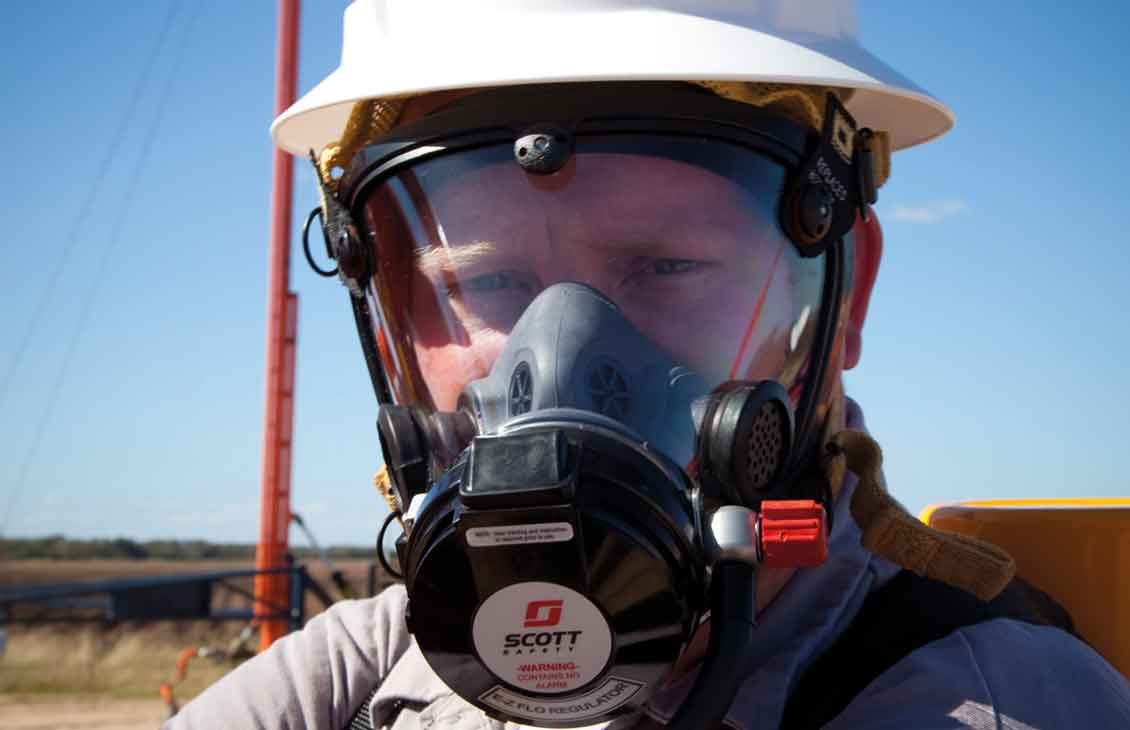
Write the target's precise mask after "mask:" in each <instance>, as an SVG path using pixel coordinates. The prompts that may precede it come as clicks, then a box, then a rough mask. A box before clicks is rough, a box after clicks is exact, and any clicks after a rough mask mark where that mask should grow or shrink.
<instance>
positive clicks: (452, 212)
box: [358, 134, 824, 465]
mask: <svg viewBox="0 0 1130 730" xmlns="http://www.w3.org/2000/svg"><path fill="white" fill-rule="evenodd" d="M785 174H786V173H785V169H784V168H783V167H782V166H781V165H779V164H778V163H777V162H775V161H774V160H772V159H770V158H768V157H767V156H765V155H762V154H758V153H756V152H753V151H751V150H749V149H747V148H745V147H742V146H739V145H736V144H730V143H725V142H721V141H718V140H708V139H704V138H698V137H689V136H687V137H684V136H674V135H671V136H667V135H658V134H657V135H639V134H633V135H631V136H628V135H603V136H584V137H578V138H577V141H576V146H575V149H574V151H573V154H572V156H571V157H570V158H569V160H568V162H567V163H566V164H565V166H564V167H562V168H561V169H560V170H559V171H557V172H555V173H552V174H534V173H530V172H527V171H526V170H525V169H523V167H522V166H520V165H519V164H517V163H516V161H515V150H514V147H513V146H511V145H501V144H500V145H493V146H487V147H479V148H475V149H471V150H464V151H459V152H451V153H446V154H443V155H440V156H436V157H432V158H430V159H426V160H424V161H422V162H419V163H416V164H414V165H412V166H410V167H403V168H400V170H399V171H398V172H395V173H393V174H392V175H391V176H389V177H386V178H385V179H384V180H383V181H382V182H381V183H379V184H378V185H377V186H376V187H375V188H373V189H372V190H371V191H370V192H369V193H368V195H367V197H366V199H365V200H364V204H363V214H362V219H361V220H359V221H358V222H359V224H360V225H361V226H362V227H363V228H364V229H365V230H366V231H367V232H368V234H369V235H370V238H371V240H372V241H373V242H374V245H375V247H376V258H377V274H376V276H375V277H374V281H373V284H374V286H373V287H370V290H369V294H368V296H369V297H370V300H369V303H370V307H371V309H372V311H374V312H375V313H376V317H375V319H376V321H375V322H374V327H375V328H376V332H375V334H376V340H377V342H378V346H379V348H380V350H381V355H382V359H383V360H384V361H385V369H386V373H387V377H388V379H389V381H390V386H391V390H392V392H393V395H394V397H395V399H396V400H397V401H398V402H400V403H408V402H415V401H422V402H424V403H428V404H430V405H431V406H433V407H434V408H435V409H437V410H440V411H451V410H454V409H456V407H457V404H458V402H459V398H460V394H461V393H462V392H463V391H464V389H465V387H466V386H468V384H470V383H472V382H474V381H479V380H481V379H484V378H487V377H488V375H490V373H491V370H492V367H493V366H494V365H495V363H496V361H498V359H499V357H500V356H501V355H503V354H504V351H505V349H506V347H507V343H508V339H509V338H510V336H511V333H512V332H514V330H515V325H516V324H517V323H518V322H519V320H520V319H521V318H522V317H523V315H524V314H525V313H526V312H527V311H528V310H529V309H530V306H531V304H532V303H533V302H534V301H535V300H536V299H538V297H539V296H541V295H542V294H544V293H545V292H547V291H548V290H550V289H552V288H553V287H555V286H558V285H562V284H570V285H573V284H578V285H584V286H585V287H587V288H590V289H591V290H594V291H595V292H597V293H599V295H602V297H603V298H606V299H607V300H608V301H609V302H610V303H611V304H613V305H614V309H615V315H614V316H613V319H615V320H617V323H616V324H615V325H610V326H611V327H613V329H615V328H619V327H622V326H626V327H627V329H625V330H624V331H625V332H628V331H631V333H632V334H630V335H629V334H625V335H623V336H621V335H614V339H619V340H621V341H623V342H626V341H628V340H630V339H631V338H632V337H635V335H636V334H638V336H639V337H640V338H641V339H640V342H641V343H645V344H639V345H636V346H633V347H631V348H627V347H625V348H621V349H620V351H615V352H608V353H606V354H607V356H608V358H609V362H610V363H612V364H613V365H614V367H612V368H611V370H609V369H607V368H606V369H605V370H606V371H605V372H604V375H605V376H606V378H605V379H606V380H608V382H602V383H598V384H597V385H600V386H601V387H607V388H616V387H620V386H624V387H625V388H627V389H628V390H631V389H632V388H636V389H637V390H638V389H640V388H643V389H644V390H645V391H646V390H648V389H651V390H652V392H634V393H630V396H631V398H632V401H633V402H637V403H648V402H649V401H654V400H655V399H657V398H666V397H669V394H667V393H661V392H658V391H655V389H654V388H653V386H652V385H648V384H647V383H652V382H655V381H656V379H655V378H651V379H649V378H648V377H644V376H638V377H629V378H628V381H629V382H627V383H626V384H623V383H619V382H618V381H617V372H615V371H617V369H618V367H619V369H621V370H623V372H625V373H628V374H629V375H631V374H632V373H637V374H638V373H642V372H644V371H646V370H648V368H652V369H654V368H655V367H670V368H672V369H681V371H689V372H691V373H693V374H694V376H695V382H696V385H695V386H694V389H695V390H699V389H701V390H703V393H700V394H699V395H702V394H705V392H709V391H710V390H713V389H715V388H716V387H718V386H719V385H721V384H723V383H725V382H727V381H731V380H763V379H772V380H775V381H777V382H779V383H781V384H782V385H783V386H784V387H785V389H786V390H787V391H788V392H789V394H790V396H791V397H792V398H793V401H794V406H795V405H796V400H797V399H798V398H799V396H800V391H801V387H802V385H803V384H804V379H805V377H806V375H807V374H808V369H809V354H810V350H811V348H812V345H813V341H814V339H815V337H816V328H817V326H818V321H817V320H818V319H819V316H818V314H819V310H820V302H821V293H822V286H823V282H824V262H823V257H817V258H803V257H801V256H800V255H799V254H798V253H797V252H796V249H795V247H794V246H793V245H792V243H791V242H790V241H789V239H788V238H787V237H786V236H785V234H784V233H783V232H782V231H781V229H780V226H779V224H778V219H779V218H778V215H779V214H778V211H779V206H780V198H781V195H782V189H783V187H784V181H785ZM374 294H375V295H374ZM562 301H565V300H564V299H563V300H562ZM572 301H576V298H574V299H573V300H572ZM599 316H600V317H603V315H599ZM554 326H564V325H562V324H561V323H560V322H558V323H557V324H556V325H554ZM527 329H528V327H527ZM541 334H544V333H541ZM527 336H529V335H527V334H523V337H527ZM633 342H634V340H633ZM647 345H650V347H648V346H647ZM609 347H610V348H611V349H612V350H615V349H616V348H615V346H614V345H609ZM633 352H635V353H641V354H639V355H638V357H640V358H642V360H641V361H640V362H636V363H632V362H623V360H624V359H633V358H635V357H637V356H636V355H633V354H632V353H633ZM588 354H589V355H592V356H594V357H595V356H598V355H599V354H600V353H588ZM587 356H588V355H586V357H587ZM657 363H658V364H657ZM617 366H618V367H617ZM569 367H572V364H571V363H570V364H569ZM592 375H594V376H596V375H599V372H597V371H594V373H593V374H592ZM658 380H659V381H662V380H663V378H662V377H661V378H659V379H658ZM641 383H642V384H643V385H641ZM689 395H690V396H693V395H694V394H689ZM570 405H579V407H586V406H584V405H583V404H570ZM688 405H689V404H688ZM679 407H682V405H680V406H679ZM648 413H650V414H651V416H655V415H657V412H655V411H654V410H652V411H647V409H646V408H645V409H644V410H642V411H641V410H639V409H637V410H636V412H635V416H636V420H635V421H634V422H633V419H632V418H631V417H629V416H627V415H624V416H623V417H621V418H619V419H618V420H622V421H624V422H625V423H627V424H628V425H630V426H632V427H633V428H635V429H636V430H639V431H641V432H643V435H644V436H645V437H647V438H648V439H649V440H651V441H653V442H655V443H660V444H667V450H668V451H669V452H670V453H669V455H670V456H671V457H672V458H676V459H677V460H679V461H682V460H683V458H684V457H685V456H686V455H687V454H689V453H691V450H692V449H693V443H686V444H678V443H673V442H676V441H680V440H686V441H690V442H693V438H694V434H693V430H690V429H685V428H683V427H682V426H683V425H685V424H682V423H680V424H678V426H677V427H672V430H671V432H670V433H656V432H655V430H656V429H659V430H660V431H663V430H664V429H666V428H667V427H666V426H665V425H664V424H662V423H655V421H656V419H655V418H653V417H648V415H647V414H648ZM605 415H611V416H612V417H616V415H617V414H616V412H612V413H610V414H605ZM688 417H689V416H688ZM660 420H662V419H660ZM684 465H685V462H684Z"/></svg>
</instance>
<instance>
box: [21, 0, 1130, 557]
mask: <svg viewBox="0 0 1130 730" xmlns="http://www.w3.org/2000/svg"><path fill="white" fill-rule="evenodd" d="M343 7H344V3H339V2H336V1H335V2H307V3H305V8H304V12H303V17H302V21H303V29H302V39H301V53H302V62H301V71H300V78H299V87H300V90H305V89H308V88H310V87H311V86H312V85H313V84H315V83H316V82H317V81H318V80H319V79H320V78H322V76H324V75H325V74H326V73H328V72H329V71H330V70H332V68H334V67H335V66H336V64H337V58H338V52H339V42H340V36H339V33H340V12H341V9H342V8H343ZM1034 7H1036V6H1035V5H1033V4H1031V3H1022V2H1018V1H1010V2H994V3H973V2H961V3H904V2H895V1H894V0H882V1H880V0H864V1H863V2H861V3H860V11H859V15H860V26H861V35H862V38H863V41H864V44H865V45H866V46H868V47H869V48H870V49H872V50H873V51H874V52H875V53H876V54H877V55H879V56H880V57H881V58H883V59H885V60H886V61H888V62H889V63H890V64H891V65H893V66H894V67H895V68H897V69H899V70H900V71H902V72H903V73H904V74H905V75H907V76H908V77H910V78H912V79H914V80H916V81H917V82H919V83H920V84H921V85H922V86H924V87H925V88H927V89H929V90H930V91H931V92H932V93H934V94H936V95H937V96H939V97H940V98H942V99H943V100H945V101H946V102H948V103H949V104H951V105H952V107H953V108H954V110H955V111H956V113H957V117H958V124H957V127H956V129H955V130H954V131H953V132H951V133H950V134H949V135H947V136H946V137H944V138H943V139H942V140H940V141H937V142H934V143H931V144H929V145H926V146H924V147H921V148H917V149H914V150H910V151H907V152H903V153H899V154H898V155H896V157H895V159H894V168H893V177H892V180H891V182H890V183H889V184H888V185H887V187H885V188H884V189H883V191H882V194H881V200H880V203H879V205H878V211H879V215H880V218H881V220H882V221H883V224H884V229H885V233H886V249H885V254H884V261H883V265H882V269H881V272H880V276H879V282H878V285H877V287H876V291H875V295H874V299H873V302H872V307H871V312H870V317H869V321H868V324H867V329H866V331H865V333H864V353H863V362H862V365H861V366H860V368H859V370H858V371H857V372H853V373H851V374H849V376H848V380H847V382H848V388H849V392H851V393H852V394H853V395H854V396H855V397H856V398H857V399H858V400H859V401H860V402H861V403H862V404H863V405H864V408H865V411H866V413H867V418H868V424H869V426H870V428H871V429H872V431H873V433H874V434H875V436H876V437H877V438H878V439H879V441H880V443H881V444H882V445H883V446H884V450H885V452H886V455H887V475H888V481H889V482H890V485H891V488H892V491H893V492H895V494H896V496H898V497H899V498H900V499H902V500H903V501H904V502H905V503H906V504H907V505H908V506H910V507H911V508H913V509H919V508H921V507H923V506H924V505H926V504H927V503H930V502H936V501H946V500H953V499H963V498H986V497H994V496H999V497H1017V496H1081V495H1097V496H1116V495H1130V482H1128V480H1127V479H1126V477H1125V476H1124V473H1123V472H1121V471H1120V470H1119V469H1118V468H1117V464H1118V463H1119V462H1118V457H1119V456H1120V455H1121V454H1122V453H1124V452H1125V446H1124V441H1125V439H1126V437H1127V435H1128V429H1127V426H1126V417H1125V415H1124V414H1125V413H1126V412H1127V411H1128V410H1130V385H1128V384H1127V372H1128V368H1127V367H1126V365H1125V364H1124V361H1125V360H1126V359H1127V357H1128V355H1130V353H1128V349H1127V345H1126V338H1127V335H1128V334H1130V330H1128V328H1127V326H1126V324H1125V320H1124V316H1125V315H1124V312H1126V311H1130V287H1128V286H1127V284H1126V281H1125V280H1126V278H1127V276H1128V275H1130V247H1128V244H1130V241H1128V236H1127V234H1126V225H1127V214H1126V210H1127V205H1126V203H1125V202H1124V201H1123V200H1122V199H1121V193H1122V191H1123V190H1124V188H1125V182H1124V180H1123V175H1124V174H1125V171H1126V170H1127V169H1130V159H1128V158H1130V145H1128V144H1127V142H1126V133H1125V130H1124V125H1125V122H1124V120H1125V119H1127V118H1128V116H1130V87H1128V85H1127V84H1126V82H1125V75H1126V72H1127V70H1130V63H1128V61H1127V60H1126V57H1125V55H1124V53H1123V52H1122V50H1121V48H1122V46H1121V41H1122V39H1121V38H1120V35H1121V34H1122V30H1123V29H1124V28H1125V27H1126V26H1127V23H1128V22H1130V9H1128V6H1126V5H1125V4H1123V3H1113V2H1111V3H1105V4H1104V3H1097V4H1093V5H1092V6H1091V9H1090V10H1087V11H1083V10H1074V9H1072V8H1069V7H1068V6H1067V5H1066V4H1059V3H1056V4H1050V3H1049V4H1040V5H1039V7H1040V12H1035V11H1034V10H1033V8H1034ZM274 12H275V8H274V3H272V2H267V1H266V0H257V1H256V2H241V3H228V2H219V1H218V0H186V1H184V2H174V0H160V1H159V2H158V1H154V2H149V3H139V2H135V3H89V2H80V1H79V0H66V1H63V2H59V3H21V4H17V5H12V6H11V7H10V8H6V10H5V13H6V18H7V22H6V23H5V26H4V29H3V30H2V31H0V33H2V34H3V42H0V79H2V88H3V95H4V99H5V102H6V103H5V105H4V112H3V113H2V114H0V139H3V140H4V141H5V150H4V155H3V157H4V163H5V172H6V174H4V175H3V176H0V213H2V217H3V220H4V221H5V232H4V234H3V237H2V239H0V241H2V243H0V245H2V246H3V254H4V257H3V258H4V262H5V265H4V266H3V267H0V343H2V344H0V388H2V389H0V520H2V519H4V518H5V516H6V517H7V523H6V525H3V524H0V530H3V531H4V533H5V534H9V535H37V534H45V533H57V532H62V533H66V534H68V535H73V536H116V535H128V536H132V537H137V538H155V537H165V536H171V537H181V538H188V537H203V538H209V539H217V540H238V541H253V540H254V539H255V537H256V535H257V530H258V528H257V521H258V506H257V505H258V500H259V470H260V449H261V433H262V407H263V383H262V371H263V350H264V334H263V332H264V327H263V322H264V313H265V302H266V290H265V283H266V261H267V254H266V244H267V225H268V210H267V206H268V199H269V185H270V163H271V146H270V142H269V139H268V136H267V126H268V124H269V123H270V120H271V116H272V107H273V62H274V49H273V45H274V39H275V17H274ZM163 28H164V29H166V30H165V33H164V34H163V33H162V29H163ZM154 49H156V51H155V50H154ZM422 52H427V49H426V47H423V46H422ZM138 90H140V91H138ZM135 95H136V96H137V97H138V100H139V101H138V103H137V104H136V105H134V104H133V103H132V101H131V100H132V99H133V98H134V97H135ZM131 108H132V109H133V113H132V114H130V113H129V111H130V109H131ZM121 129H124V130H125V133H124V134H123V135H119V134H118V130H121ZM115 140H117V141H115ZM297 169H298V170H299V173H298V175H297V179H296V193H295V202H296V204H295V211H296V221H295V226H294V227H295V230H296V231H297V228H298V224H299V223H300V220H301V216H302V215H304V214H305V212H306V211H307V210H309V209H310V208H311V207H312V206H313V205H314V201H315V194H314V189H313V179H312V176H311V174H310V172H309V170H307V168H306V167H305V166H304V165H301V164H300V165H299V166H298V168H297ZM99 181H101V185H98V183H99ZM131 186H133V187H131ZM84 208H86V209H88V212H87V213H86V214H82V211H83V210H84ZM291 282H292V287H293V288H294V289H295V290H296V291H298V292H299V294H300V297H301V314H300V324H299V328H300V334H299V351H298V384H297V388H298V390H297V408H296V414H295V418H296V421H295V443H296V447H295V455H294V482H293V490H294V508H295V509H296V511H299V512H300V513H302V514H303V515H304V517H306V520H307V522H308V523H309V524H310V525H311V527H312V528H313V529H314V530H315V532H316V533H317V534H318V535H319V536H320V539H321V540H322V541H323V542H350V543H367V542H369V541H371V540H372V538H373V536H374V535H375V532H376V527H377V526H379V524H380V520H381V519H382V518H383V516H384V514H385V512H384V508H383V507H382V505H381V503H380V501H379V499H378V498H377V496H376V494H375V492H374V490H373V488H372V487H371V483H370V479H371V475H372V473H373V472H374V471H375V470H376V469H377V467H378V466H379V449H378V445H377V441H376V432H375V428H374V426H373V423H374V420H375V416H376V408H375V404H374V403H373V402H372V399H371V395H370V392H371V391H370V388H369V385H368V382H367V378H366V376H365V373H364V366H363V363H362V360H361V357H360V352H359V348H358V345H357V343H356V338H355V335H354V334H353V332H352V323H351V321H350V317H349V313H348V305H347V302H346V298H345V294H344V291H343V290H342V289H341V288H340V287H339V286H337V285H336V284H335V283H332V282H327V281H326V280H322V279H319V278H317V277H316V276H314V275H313V274H312V273H310V272H309V271H308V269H307V267H306V265H305V262H304V261H302V257H301V254H300V253H299V254H298V255H297V256H292V273H291ZM45 291H46V292H47V293H48V294H49V298H48V299H46V300H44V299H43V297H44V292H45ZM41 301H46V305H45V307H44V308H43V309H42V312H41V313H39V314H37V312H38V311H39V310H38V307H39V304H40V302H41ZM33 321H34V322H36V323H37V327H36V328H35V330H34V331H33V332H32V334H31V336H30V337H27V336H26V335H25V333H26V332H27V331H28V326H29V323H30V322H33ZM25 342H26V347H25V346H24V343H25ZM17 358H18V359H17ZM5 385H6V386H7V387H4V386H5ZM45 413H46V415H47V416H49V417H48V418H46V420H44V415H45ZM41 423H42V424H44V425H43V426H42V431H40V424H41ZM293 537H294V540H295V541H296V542H301V541H302V538H301V536H300V535H298V534H295V535H294V536H293Z"/></svg>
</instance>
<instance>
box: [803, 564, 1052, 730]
mask: <svg viewBox="0 0 1130 730" xmlns="http://www.w3.org/2000/svg"><path fill="white" fill-rule="evenodd" d="M995 618H1011V619H1017V620H1020V621H1026V622H1028V623H1033V624H1037V625H1041V626H1056V627H1059V628H1062V629H1065V630H1067V631H1073V626H1072V622H1071V616H1070V615H1069V614H1068V613H1067V611H1066V610H1064V608H1063V607H1062V606H1060V605H1059V604H1058V603H1056V602H1055V601H1054V600H1053V599H1052V598H1051V597H1050V596H1048V595H1047V594H1045V593H1043V592H1041V591H1040V590H1039V589H1037V588H1035V587H1033V586H1032V585H1031V584H1029V583H1027V582H1025V581H1022V580H1021V579H1019V578H1015V579H1013V580H1012V582H1010V583H1009V584H1008V586H1007V587H1006V588H1005V589H1004V591H1002V592H1001V594H1000V595H998V596H997V597H996V598H994V599H993V600H992V601H989V602H987V603H986V602H984V601H982V600H980V599H978V598H976V597H975V596H972V595H970V594H969V593H966V592H965V591H963V590H960V589H958V588H953V587H952V586H949V585H946V584H945V583H942V582H940V581H936V580H930V579H928V578H922V577H920V576H918V575H915V574H914V573H911V572H910V571H906V570H904V571H902V572H901V573H899V574H898V575H896V576H895V577H894V578H892V579H891V580H890V581H889V582H887V584H886V585H884V586H883V587H881V588H879V589H878V590H877V591H874V592H873V593H872V594H871V595H870V596H868V597H867V599H866V600H865V601H864V603H863V607H862V608H861V609H860V611H859V614H858V615H857V616H856V617H855V619H854V620H853V621H852V623H851V625H850V626H849V627H848V629H847V631H845V632H844V634H843V636H841V637H840V638H839V639H838V640H837V641H836V643H835V644H833V645H832V647H831V648H830V649H829V650H828V651H827V652H825V653H824V654H823V655H822V656H820V657H819V658H818V659H817V660H816V662H815V663H813V665H812V666H811V667H809V668H808V670H807V671H806V672H805V673H804V674H803V675H802V676H801V678H800V681H799V682H798V683H797V687H796V689H795V690H794V692H793V694H792V695H791V696H790V697H789V701H788V703H787V704H786V705H785V712H784V717H783V719H782V722H781V728H782V729H783V730H808V729H809V728H813V729H815V728H820V727H823V726H824V725H825V724H827V723H828V722H831V720H832V719H833V718H835V717H836V716H837V715H839V714H840V713H841V712H843V711H844V709H845V708H846V707H847V706H848V704H849V703H850V702H851V701H852V699H854V698H855V696H856V695H858V694H859V693H860V692H862V691H863V690H864V688H866V687H867V685H869V684H871V682H872V681H873V680H875V679H876V678H877V677H878V676H879V675H880V674H882V673H883V672H885V671H886V670H887V669H889V668H890V667H892V666H893V665H894V664H895V663H896V662H898V660H899V659H902V658H903V657H904V656H906V655H907V654H910V653H911V652H913V651H914V650H915V649H918V648H919V647H922V646H925V645H926V644H929V643H930V642H932V641H937V640H938V639H941V638H943V637H944V636H947V635H948V634H950V633H951V632H953V631H955V630H957V629H959V628H961V627H963V626H971V625H973V624H977V623H981V622H982V621H989V620H991V619H995Z"/></svg>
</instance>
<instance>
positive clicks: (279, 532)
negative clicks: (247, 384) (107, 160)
mask: <svg viewBox="0 0 1130 730" xmlns="http://www.w3.org/2000/svg"><path fill="white" fill-rule="evenodd" d="M298 2H299V0H279V5H278V8H279V29H278V47H277V51H276V53H277V55H276V58H275V116H278V115H279V114H281V113H282V112H283V111H284V110H286V108H287V107H289V106H290V105H291V104H293V103H294V97H295V86H296V81H297V77H298ZM272 174H273V181H272V186H271V248H270V256H269V263H268V267H269V274H268V279H267V366H266V380H267V382H266V410H265V413H264V432H263V482H262V491H261V495H262V496H261V502H260V509H259V545H258V548H257V550H256V551H255V567H256V569H258V570H266V569H270V568H283V567H286V552H287V533H288V531H289V528H290V463H291V431H292V421H293V415H294V362H295V360H294V343H295V336H296V327H297V320H298V295H297V294H294V293H293V292H291V291H290V283H289V282H290V223H291V193H292V191H293V188H294V158H293V157H291V156H290V154H288V153H286V152H284V151H283V150H281V149H275V157H274V165H273V171H272ZM289 598H290V576H289V575H288V574H286V573H278V574H271V575H259V576H256V577H255V614H256V616H263V615H267V614H278V613H280V612H283V611H284V610H285V608H286V606H287V605H288V603H289ZM288 628H289V621H288V619H287V618H286V617H282V618H270V619H260V620H259V649H260V651H262V650H263V649H266V648H267V647H268V646H270V645H271V644H272V643H273V642H274V641H275V639H278V638H279V637H281V636H282V635H283V634H285V633H286V632H287V630H288Z"/></svg>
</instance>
